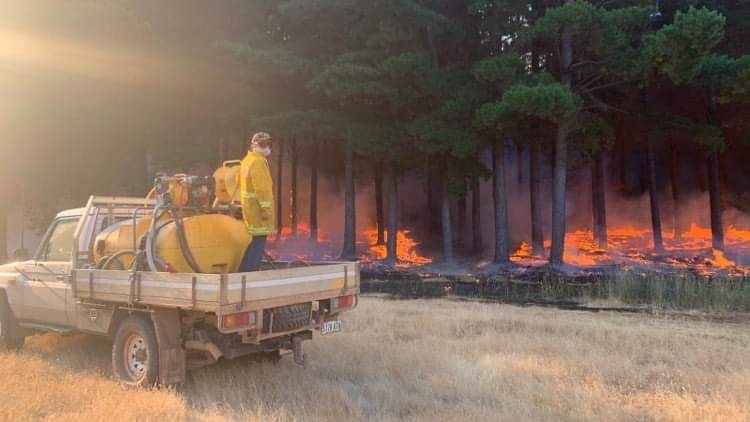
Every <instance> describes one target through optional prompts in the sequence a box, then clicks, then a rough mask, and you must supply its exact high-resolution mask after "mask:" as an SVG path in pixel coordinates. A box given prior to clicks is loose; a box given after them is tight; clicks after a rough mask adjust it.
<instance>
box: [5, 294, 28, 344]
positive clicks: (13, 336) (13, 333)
mask: <svg viewBox="0 0 750 422" xmlns="http://www.w3.org/2000/svg"><path fill="white" fill-rule="evenodd" d="M23 342H24V336H23V335H22V334H21V329H20V327H19V326H18V324H17V323H16V318H15V317H14V316H13V312H12V311H11V310H10V306H8V302H7V300H6V299H5V295H4V293H3V292H2V291H0V349H4V350H19V349H20V348H21V347H23Z"/></svg>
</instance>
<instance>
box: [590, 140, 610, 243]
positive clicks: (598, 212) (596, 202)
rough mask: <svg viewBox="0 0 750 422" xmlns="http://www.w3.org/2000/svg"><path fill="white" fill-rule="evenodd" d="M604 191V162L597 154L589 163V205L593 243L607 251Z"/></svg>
mask: <svg viewBox="0 0 750 422" xmlns="http://www.w3.org/2000/svg"><path fill="white" fill-rule="evenodd" d="M604 195H605V189H604V162H603V157H602V153H601V152H598V153H597V154H596V155H595V156H594V160H593V162H592V163H591V205H592V211H593V216H594V241H595V242H596V245H597V247H599V249H605V250H606V249H607V208H606V202H605V196H604Z"/></svg>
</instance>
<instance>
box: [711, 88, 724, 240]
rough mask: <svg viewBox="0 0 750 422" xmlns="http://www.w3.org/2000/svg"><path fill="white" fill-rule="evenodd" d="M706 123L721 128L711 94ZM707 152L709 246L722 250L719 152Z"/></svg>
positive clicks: (716, 149)
mask: <svg viewBox="0 0 750 422" xmlns="http://www.w3.org/2000/svg"><path fill="white" fill-rule="evenodd" d="M708 121H709V123H710V124H712V125H714V126H716V127H718V128H721V122H720V121H719V116H718V114H717V113H716V100H715V99H714V95H713V92H709V94H708ZM710 148H711V149H710V150H709V152H708V197H709V202H710V208H711V244H712V246H713V248H714V249H718V250H722V251H723V250H724V225H723V223H722V221H721V179H720V176H719V150H718V147H717V146H716V145H713V146H711V147H710Z"/></svg>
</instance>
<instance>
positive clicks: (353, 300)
mask: <svg viewBox="0 0 750 422" xmlns="http://www.w3.org/2000/svg"><path fill="white" fill-rule="evenodd" d="M356 304H357V296H356V295H349V296H339V297H337V298H334V299H332V300H331V305H333V306H332V308H333V310H334V311H340V310H342V309H347V308H353V307H354V306H355V305H356Z"/></svg>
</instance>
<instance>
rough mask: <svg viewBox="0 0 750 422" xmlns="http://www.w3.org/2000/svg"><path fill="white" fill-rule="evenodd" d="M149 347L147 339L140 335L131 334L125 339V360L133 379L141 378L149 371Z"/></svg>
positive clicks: (127, 369) (127, 370) (126, 368)
mask: <svg viewBox="0 0 750 422" xmlns="http://www.w3.org/2000/svg"><path fill="white" fill-rule="evenodd" d="M148 356H149V353H148V347H147V346H146V340H145V339H144V338H143V337H142V336H140V335H138V334H131V335H129V336H128V338H127V339H125V344H124V348H123V360H124V362H123V363H124V364H125V371H126V372H127V373H128V375H129V376H130V378H131V379H133V380H139V379H141V378H143V377H144V376H145V375H146V372H148Z"/></svg>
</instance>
